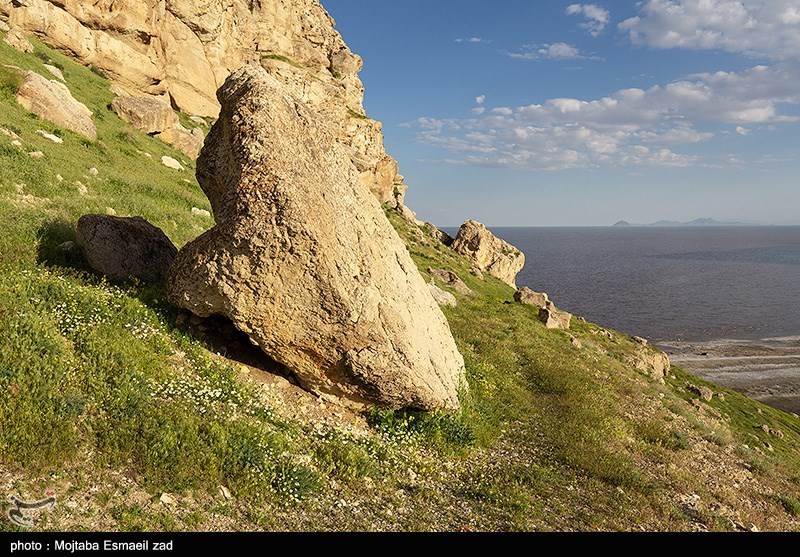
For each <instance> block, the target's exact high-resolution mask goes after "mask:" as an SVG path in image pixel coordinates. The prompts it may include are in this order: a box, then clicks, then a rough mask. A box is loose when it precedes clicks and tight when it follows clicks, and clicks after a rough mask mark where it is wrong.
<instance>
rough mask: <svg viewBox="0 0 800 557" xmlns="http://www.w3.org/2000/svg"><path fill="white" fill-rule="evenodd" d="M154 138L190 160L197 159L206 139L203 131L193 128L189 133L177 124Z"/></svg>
mask: <svg viewBox="0 0 800 557" xmlns="http://www.w3.org/2000/svg"><path fill="white" fill-rule="evenodd" d="M156 137H157V138H159V139H160V140H161V141H163V142H165V143H169V144H170V145H172V146H173V147H175V148H176V149H177V150H178V151H180V152H181V153H183V154H184V155H186V156H187V157H189V158H191V159H196V158H197V155H199V154H200V149H202V148H203V143H204V142H205V139H206V136H205V135H204V134H203V130H201V129H200V128H194V129H192V130H191V131H189V130H187V129H186V128H184V127H183V126H182V125H181V124H180V123H177V122H176V123H175V124H174V125H173V126H172V127H171V128H169V129H167V130H165V131H164V132H163V133H159V134H157V135H156Z"/></svg>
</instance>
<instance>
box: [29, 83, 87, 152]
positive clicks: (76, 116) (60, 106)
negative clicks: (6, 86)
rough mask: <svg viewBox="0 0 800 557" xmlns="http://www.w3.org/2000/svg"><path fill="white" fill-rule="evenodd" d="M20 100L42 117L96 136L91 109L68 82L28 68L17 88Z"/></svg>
mask: <svg viewBox="0 0 800 557" xmlns="http://www.w3.org/2000/svg"><path fill="white" fill-rule="evenodd" d="M17 102H18V103H19V104H21V105H22V106H23V107H25V109H26V110H29V111H30V112H33V113H34V114H36V115H37V116H38V117H39V118H41V119H42V120H47V121H48V122H52V123H54V124H56V125H57V126H60V127H63V128H67V129H68V130H72V131H74V132H75V133H77V134H80V135H82V136H84V137H86V138H88V139H91V140H92V141H94V140H95V139H97V128H96V127H95V125H94V122H93V121H92V111H91V110H89V109H88V108H86V105H85V104H83V103H82V102H79V101H77V100H75V97H73V96H72V93H70V92H69V89H67V86H66V85H64V84H63V83H61V82H60V81H57V80H55V79H52V80H50V79H46V78H44V77H42V76H41V75H39V74H38V73H36V72H31V71H28V72H25V74H24V75H23V77H22V83H21V84H20V86H19V89H17Z"/></svg>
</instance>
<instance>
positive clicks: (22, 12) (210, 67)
mask: <svg viewBox="0 0 800 557" xmlns="http://www.w3.org/2000/svg"><path fill="white" fill-rule="evenodd" d="M0 14H3V15H5V16H7V17H8V18H9V21H10V22H11V23H12V24H14V25H17V26H19V27H21V28H23V29H24V30H26V31H28V32H33V33H35V34H36V35H37V36H39V37H40V38H41V39H42V40H43V41H45V42H46V43H48V44H50V45H51V46H53V47H55V48H58V49H59V50H61V51H64V52H66V53H67V54H69V55H70V56H72V57H74V58H76V59H78V60H79V61H80V62H82V63H83V64H84V65H87V66H93V67H95V68H97V69H99V70H101V71H102V72H103V74H105V75H107V76H109V78H110V79H111V80H112V81H113V82H114V83H115V84H117V86H118V87H120V88H122V89H123V90H125V91H127V92H128V93H131V94H137V95H139V94H146V95H152V96H157V97H161V98H162V99H164V100H165V101H167V102H168V103H169V104H170V105H172V106H173V107H175V108H177V109H178V110H180V111H182V112H185V113H187V114H194V115H199V116H211V117H215V116H216V115H217V114H218V112H219V104H218V102H217V100H216V98H215V94H216V91H217V89H218V88H219V86H220V85H222V83H223V82H224V81H225V79H226V78H227V77H228V75H229V74H230V73H231V72H232V71H235V70H237V69H239V68H240V67H242V66H243V65H245V64H247V63H249V62H254V61H255V62H258V61H262V62H263V65H264V67H265V68H266V69H267V71H269V72H270V73H271V74H272V75H273V76H275V77H276V78H277V79H278V80H279V81H281V82H282V83H283V84H284V85H285V86H286V87H287V88H288V90H289V91H290V92H291V93H292V94H293V95H294V96H295V97H298V98H299V99H300V100H302V101H303V102H304V103H305V104H307V105H309V106H311V107H313V108H316V109H319V110H321V111H324V112H327V113H329V114H331V116H332V119H331V123H332V125H333V126H334V127H333V128H332V129H334V130H335V136H336V139H337V141H338V142H339V143H341V144H342V145H344V146H345V147H346V148H347V150H348V153H349V154H350V156H351V159H352V160H353V162H354V163H355V164H356V166H357V167H358V170H359V181H360V183H362V184H363V185H364V186H365V187H366V188H368V189H369V190H370V191H372V192H373V193H374V194H375V196H376V197H377V198H378V200H379V201H380V202H381V203H394V202H395V192H396V190H398V189H399V190H402V188H403V186H402V179H399V178H398V176H399V174H398V172H397V163H396V162H395V161H394V159H392V158H391V157H389V156H388V155H387V154H386V151H385V149H384V146H383V137H382V135H381V124H380V123H379V122H376V121H374V120H371V119H369V118H367V117H366V116H364V109H363V106H362V101H363V94H364V88H363V86H362V84H361V81H360V80H359V78H358V72H359V71H360V70H361V66H362V62H361V58H360V57H358V56H357V55H355V54H353V53H352V52H351V51H350V49H348V48H347V45H346V44H345V43H344V41H343V40H342V37H341V36H340V35H339V33H338V32H337V31H336V29H335V28H334V21H333V19H332V18H331V17H330V16H329V15H328V13H327V12H326V11H325V9H324V8H323V7H322V6H321V5H320V3H319V1H318V0H226V1H222V0H182V1H180V2H179V1H176V0H114V1H113V2H109V1H103V2H85V1H79V0H13V1H12V0H0ZM184 139H185V138H184Z"/></svg>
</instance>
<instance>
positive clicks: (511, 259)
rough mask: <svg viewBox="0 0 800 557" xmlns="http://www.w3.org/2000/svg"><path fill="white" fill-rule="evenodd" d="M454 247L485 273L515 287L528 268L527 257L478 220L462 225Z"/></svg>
mask: <svg viewBox="0 0 800 557" xmlns="http://www.w3.org/2000/svg"><path fill="white" fill-rule="evenodd" d="M452 247H453V249H454V250H455V251H456V252H457V253H460V254H461V255H463V256H464V257H466V258H468V259H470V260H471V261H473V262H474V263H475V264H476V265H477V266H478V268H479V269H481V270H482V271H486V272H487V273H489V274H490V275H492V276H495V277H497V278H499V279H500V280H502V281H503V282H505V283H507V284H510V285H511V286H516V285H515V283H514V280H515V279H516V277H517V273H519V272H520V271H521V270H522V268H523V267H524V266H525V255H524V254H523V253H522V252H521V251H519V250H518V249H517V248H515V247H514V246H512V245H511V244H509V243H508V242H506V241H504V240H501V239H500V238H498V237H496V236H495V235H494V234H492V233H491V232H490V231H489V230H488V229H487V228H486V227H485V226H484V225H482V224H481V223H479V222H475V221H474V220H470V221H467V222H465V223H464V224H463V225H461V229H460V230H459V231H458V235H457V236H456V238H455V240H454V241H453V246H452Z"/></svg>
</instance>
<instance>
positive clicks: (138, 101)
mask: <svg viewBox="0 0 800 557" xmlns="http://www.w3.org/2000/svg"><path fill="white" fill-rule="evenodd" d="M111 109H112V110H113V111H114V112H116V113H117V116H119V117H120V118H122V119H123V120H125V121H126V122H128V123H129V124H131V125H132V126H133V127H134V128H136V129H137V130H139V131H143V132H144V133H161V132H163V131H166V130H168V129H170V128H172V126H174V125H175V124H177V123H178V117H177V116H175V112H173V110H172V107H171V106H170V105H169V104H168V103H167V102H166V101H164V100H163V99H159V98H157V97H127V96H123V97H117V98H115V99H114V100H113V101H111Z"/></svg>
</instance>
